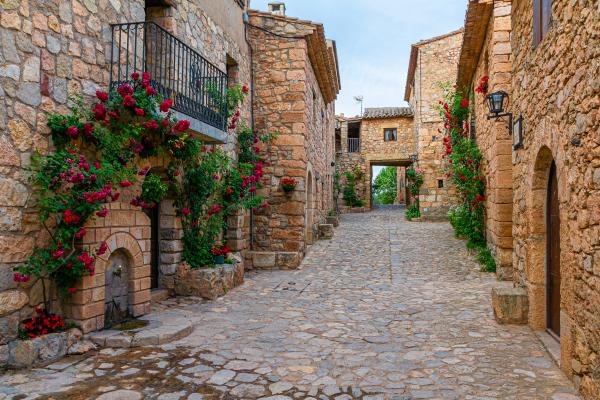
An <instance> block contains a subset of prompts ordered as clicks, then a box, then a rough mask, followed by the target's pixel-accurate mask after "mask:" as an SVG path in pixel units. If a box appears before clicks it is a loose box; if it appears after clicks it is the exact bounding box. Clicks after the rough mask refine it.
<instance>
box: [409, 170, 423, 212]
mask: <svg viewBox="0 0 600 400" xmlns="http://www.w3.org/2000/svg"><path fill="white" fill-rule="evenodd" d="M406 178H407V179H408V193H409V194H410V200H411V204H410V205H409V206H408V207H407V208H406V212H405V216H406V219H408V220H409V221H410V220H411V219H413V218H420V217H421V203H420V200H419V192H420V191H421V186H423V182H424V175H423V170H421V169H420V168H414V167H411V168H407V169H406Z"/></svg>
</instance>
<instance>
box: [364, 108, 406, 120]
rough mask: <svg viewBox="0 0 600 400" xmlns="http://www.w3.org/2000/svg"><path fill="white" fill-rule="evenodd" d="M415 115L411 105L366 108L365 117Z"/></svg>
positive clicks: (378, 117)
mask: <svg viewBox="0 0 600 400" xmlns="http://www.w3.org/2000/svg"><path fill="white" fill-rule="evenodd" d="M413 115H414V114H413V111H412V109H411V108H410V107H378V108H365V112H364V114H363V119H380V118H398V117H412V116H413Z"/></svg>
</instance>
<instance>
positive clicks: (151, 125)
mask: <svg viewBox="0 0 600 400" xmlns="http://www.w3.org/2000/svg"><path fill="white" fill-rule="evenodd" d="M144 126H145V127H146V129H158V124H157V123H156V121H155V120H153V119H152V120H150V122H146V123H145V124H144Z"/></svg>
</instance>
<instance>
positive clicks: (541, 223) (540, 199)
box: [526, 146, 554, 330]
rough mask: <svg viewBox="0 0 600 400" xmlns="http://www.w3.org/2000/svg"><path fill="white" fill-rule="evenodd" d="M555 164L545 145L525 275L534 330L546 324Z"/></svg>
mask: <svg viewBox="0 0 600 400" xmlns="http://www.w3.org/2000/svg"><path fill="white" fill-rule="evenodd" d="M553 164H554V157H553V155H552V151H551V150H550V149H549V148H548V147H546V146H544V147H542V148H541V149H540V151H539V152H538V155H537V157H536V160H535V163H534V166H533V175H532V182H531V194H532V196H531V199H532V201H531V207H530V210H529V211H530V212H529V238H528V239H527V240H528V241H529V246H528V254H527V262H526V275H527V285H528V292H529V324H530V325H531V327H532V328H533V329H540V330H541V329H546V325H547V296H546V294H547V293H546V292H547V286H546V281H547V270H546V265H547V259H546V251H547V226H546V225H547V223H546V215H547V205H548V204H547V203H548V182H549V178H550V170H551V168H552V165H553Z"/></svg>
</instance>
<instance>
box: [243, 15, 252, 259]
mask: <svg viewBox="0 0 600 400" xmlns="http://www.w3.org/2000/svg"><path fill="white" fill-rule="evenodd" d="M243 20H244V36H245V39H246V43H247V44H248V53H249V55H250V129H251V130H252V132H253V133H254V51H253V49H252V43H251V42H250V38H249V36H248V35H249V31H248V25H249V24H250V17H249V16H248V11H244V15H243ZM252 196H253V197H254V192H252ZM253 249H254V209H253V208H251V209H250V250H253Z"/></svg>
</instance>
